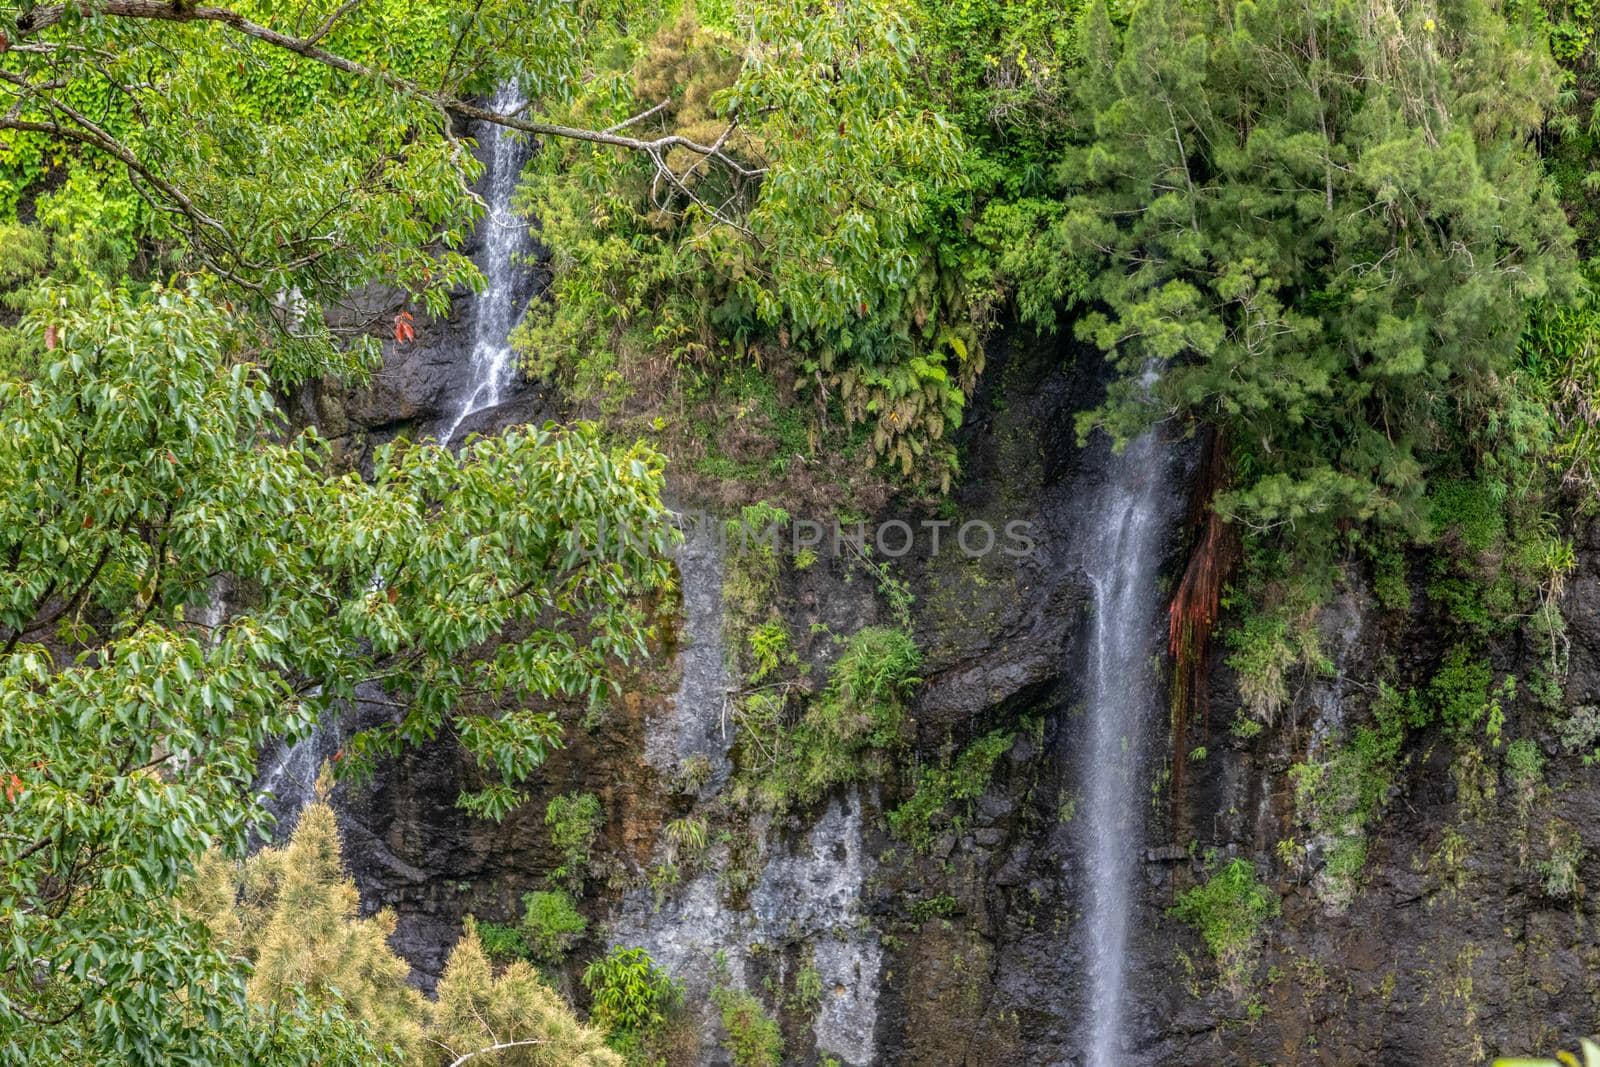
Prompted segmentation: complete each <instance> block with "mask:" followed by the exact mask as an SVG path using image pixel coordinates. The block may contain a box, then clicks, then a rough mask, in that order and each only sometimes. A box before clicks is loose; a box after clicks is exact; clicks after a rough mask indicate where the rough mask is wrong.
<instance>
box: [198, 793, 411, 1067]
mask: <svg viewBox="0 0 1600 1067" xmlns="http://www.w3.org/2000/svg"><path fill="white" fill-rule="evenodd" d="M199 881H200V883H201V888H200V889H199V890H198V891H197V892H194V893H193V894H192V895H191V896H190V898H189V903H188V907H189V909H190V910H192V911H193V912H194V913H195V914H198V915H199V916H200V917H201V918H203V919H205V920H206V921H207V923H208V925H210V926H211V928H212V931H213V933H214V936H215V937H216V938H217V939H218V940H219V941H220V942H221V943H222V944H224V945H225V946H226V947H227V949H228V950H229V951H230V952H232V953H236V954H238V955H241V956H243V957H245V958H246V959H248V960H249V961H250V962H251V964H252V965H253V966H252V972H251V975H250V981H249V985H248V987H247V991H248V995H249V997H250V999H251V1000H252V1001H254V1002H256V1003H258V1004H262V1005H275V1006H278V1007H280V1008H292V1007H293V1006H295V1005H296V1004H297V1003H301V1002H302V1001H303V1002H307V1003H309V1004H311V1005H313V1006H314V1007H316V1008H318V1009H319V1010H327V1009H329V1008H339V1009H342V1010H343V1011H345V1012H346V1013H347V1014H349V1015H350V1017H351V1018H354V1019H358V1020H360V1021H361V1022H362V1023H363V1024H365V1025H366V1026H367V1028H368V1030H369V1032H370V1033H371V1034H372V1036H373V1038H374V1039H375V1042H376V1044H377V1045H378V1046H379V1047H380V1048H381V1049H382V1050H383V1053H384V1055H386V1056H393V1057H395V1058H396V1059H398V1060H406V1059H415V1058H417V1057H418V1056H420V1054H421V1053H422V1050H423V1024H424V1022H425V1020H426V1012H425V1005H424V1001H423V999H422V996H421V994H419V993H418V992H417V991H416V990H414V989H412V988H411V987H410V986H409V985H407V984H406V977H407V975H408V974H409V973H410V971H411V967H410V965H409V964H407V963H406V961H405V960H402V959H401V958H400V957H399V956H397V955H395V954H394V951H393V950H392V949H390V948H389V937H390V936H391V935H392V934H393V933H394V925H395V917H394V914H393V913H392V912H389V911H387V910H385V911H381V912H379V913H378V914H377V915H375V916H373V917H372V918H369V919H363V918H360V917H359V916H360V910H361V897H360V894H359V893H357V891H356V886H355V882H353V881H352V880H351V879H350V878H349V876H348V875H346V873H345V871H344V866H343V858H342V854H341V847H340V839H339V831H338V829H337V828H336V826H335V824H334V816H333V809H332V808H330V807H328V805H327V804H326V803H325V802H324V801H322V800H321V799H320V798H319V799H318V801H317V802H315V803H312V804H310V805H308V806H307V807H306V808H305V809H304V810H303V811H302V812H301V813H300V819H299V822H298V823H297V824H296V826H295V830H294V833H293V835H291V836H290V838H289V840H288V842H287V843H286V844H284V845H283V846H281V847H277V848H265V849H262V850H261V851H259V852H257V853H256V854H255V855H253V856H251V857H250V858H249V859H248V860H246V861H244V862H243V863H241V864H230V863H228V862H227V861H225V860H223V859H222V858H221V857H219V856H217V855H216V854H215V853H213V854H211V855H209V856H208V857H207V859H206V861H205V862H204V864H202V866H201V874H200V879H199Z"/></svg>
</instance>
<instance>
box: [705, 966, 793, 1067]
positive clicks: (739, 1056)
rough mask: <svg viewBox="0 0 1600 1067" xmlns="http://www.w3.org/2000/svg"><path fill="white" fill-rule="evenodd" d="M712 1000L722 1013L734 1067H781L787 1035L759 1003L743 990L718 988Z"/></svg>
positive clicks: (713, 992) (714, 991)
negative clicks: (785, 1035)
mask: <svg viewBox="0 0 1600 1067" xmlns="http://www.w3.org/2000/svg"><path fill="white" fill-rule="evenodd" d="M711 1001H712V1003H714V1004H715V1005H716V1006H717V1010H718V1011H719V1012H721V1014H722V1029H723V1030H724V1031H726V1032H727V1035H728V1039H727V1044H726V1046H725V1047H726V1048H727V1050H728V1052H729V1053H730V1054H731V1055H732V1056H733V1062H734V1067H781V1064H782V1063H783V1034H782V1032H781V1031H779V1029H778V1023H777V1020H775V1019H774V1018H772V1016H770V1015H768V1014H767V1012H766V1009H764V1008H763V1007H762V1006H761V1002H760V1001H759V1000H757V999H756V998H755V997H754V996H752V995H751V994H749V993H746V992H745V991H744V990H742V989H728V988H726V987H724V986H718V987H716V988H715V989H713V990H712V991H711Z"/></svg>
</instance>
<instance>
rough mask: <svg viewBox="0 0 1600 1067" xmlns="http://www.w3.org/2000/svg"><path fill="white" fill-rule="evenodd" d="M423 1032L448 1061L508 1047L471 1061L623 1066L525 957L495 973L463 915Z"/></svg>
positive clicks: (502, 1065)
mask: <svg viewBox="0 0 1600 1067" xmlns="http://www.w3.org/2000/svg"><path fill="white" fill-rule="evenodd" d="M429 1036H430V1038H431V1039H432V1040H433V1041H434V1042H435V1043H437V1044H438V1045H440V1046H441V1047H443V1048H445V1049H447V1050H448V1051H449V1052H450V1055H451V1058H452V1059H453V1058H455V1057H457V1056H461V1055H465V1054H467V1053H469V1052H473V1051H474V1050H479V1049H491V1048H493V1047H494V1046H496V1045H509V1046H513V1047H508V1048H504V1049H499V1050H497V1051H493V1052H483V1053H482V1054H480V1055H477V1056H474V1057H473V1058H472V1060H471V1061H470V1062H472V1063H474V1064H479V1063H481V1064H485V1065H489V1064H493V1065H495V1067H622V1062H623V1061H622V1058H621V1057H620V1056H618V1055H617V1054H616V1053H615V1052H613V1051H611V1050H610V1049H609V1048H607V1047H606V1044H605V1035H604V1034H602V1033H601V1032H600V1031H598V1030H593V1029H590V1028H589V1027H587V1026H584V1025H583V1024H582V1023H580V1022H579V1021H578V1019H577V1017H576V1016H574V1015H573V1013H572V1009H571V1008H570V1007H568V1006H567V1004H566V1002H565V1001H563V1000H562V999H561V997H560V995H559V994H557V993H556V991H555V990H553V989H551V988H550V987H549V986H548V985H546V984H545V983H544V981H543V980H542V979H541V978H540V977H539V973H538V972H537V971H535V970H534V969H533V968H532V967H531V966H530V965H529V964H528V963H527V962H525V961H523V960H517V961H516V962H514V963H512V964H511V965H510V966H508V967H507V968H506V969H505V970H504V971H502V972H501V973H500V974H499V975H498V976H496V975H495V974H494V971H493V969H492V968H491V967H490V965H489V957H488V956H486V955H485V954H484V951H483V944H482V943H481V942H480V941H479V940H478V932H477V929H476V927H475V926H474V925H473V923H472V921H471V920H470V919H469V920H468V922H467V929H466V932H465V934H464V935H463V936H462V938H461V940H460V941H459V942H457V943H456V947H455V949H454V950H453V951H452V952H451V953H450V960H449V962H448V963H447V964H446V965H445V971H444V977H443V978H441V979H440V981H439V1000H438V1003H437V1004H436V1005H435V1006H434V1016H433V1029H432V1031H431V1033H430V1035H429ZM517 1042H533V1043H530V1044H520V1045H519V1044H516V1043H517Z"/></svg>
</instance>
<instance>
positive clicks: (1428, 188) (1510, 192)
mask: <svg viewBox="0 0 1600 1067" xmlns="http://www.w3.org/2000/svg"><path fill="white" fill-rule="evenodd" d="M1083 32H1084V38H1083V50H1084V56H1085V60H1084V62H1085V67H1084V72H1083V76H1082V78H1081V80H1080V86H1079V104H1080V113H1081V114H1082V115H1083V116H1085V117H1086V118H1085V122H1086V127H1085V129H1083V130H1082V131H1081V136H1080V140H1079V146H1078V147H1076V148H1074V149H1073V150H1072V151H1070V152H1069V153H1067V155H1066V156H1065V158H1064V159H1063V161H1062V163H1061V167H1060V177H1061V179H1062V180H1063V182H1064V183H1065V185H1066V186H1067V193H1068V200H1067V211H1066V214H1065V217H1064V219H1063V222H1062V223H1061V225H1060V226H1058V227H1057V228H1056V231H1055V236H1056V237H1057V239H1058V240H1060V241H1061V242H1062V252H1063V253H1064V254H1070V255H1075V256H1078V257H1080V258H1082V259H1084V260H1086V261H1088V262H1091V263H1092V264H1094V266H1095V267H1096V268H1097V269H1096V271H1095V274H1094V278H1093V281H1092V284H1091V295H1092V298H1093V303H1094V308H1093V310H1092V311H1090V312H1089V313H1088V314H1086V315H1084V316H1083V317H1082V318H1081V319H1080V320H1079V323H1078V332H1079V335H1080V336H1081V337H1083V338H1084V339H1087V340H1090V341H1092V342H1094V343H1095V344H1096V345H1097V346H1098V347H1100V348H1101V349H1103V350H1104V351H1105V352H1106V353H1107V355H1108V357H1109V358H1110V359H1111V360H1112V361H1113V362H1114V363H1115V364H1116V365H1117V366H1118V367H1119V368H1120V369H1121V370H1122V371H1123V376H1122V379H1121V380H1120V381H1119V382H1118V383H1117V384H1116V385H1115V386H1113V388H1112V390H1111V393H1110V394H1109V396H1108V399H1107V401H1106V402H1105V403H1104V404H1103V405H1102V406H1100V407H1099V408H1097V409H1096V410H1094V411H1092V412H1088V413H1085V414H1084V415H1083V416H1081V417H1080V422H1079V430H1080V433H1084V434H1087V433H1088V432H1089V431H1090V430H1092V429H1094V428H1103V429H1105V430H1107V431H1109V432H1111V433H1112V435H1113V436H1114V437H1117V438H1119V439H1126V438H1127V437H1128V436H1130V435H1132V434H1135V433H1137V432H1139V431H1140V430H1142V429H1143V428H1145V427H1147V426H1148V425H1150V424H1151V423H1152V422H1153V421H1156V420H1158V419H1162V418H1166V417H1170V416H1177V417H1178V418H1179V419H1180V420H1189V419H1199V420H1204V421H1208V422H1211V423H1213V424H1216V425H1218V426H1220V427H1222V428H1223V429H1224V430H1225V436H1226V439H1227V440H1228V441H1230V442H1232V443H1233V445H1234V449H1235V453H1236V455H1235V467H1234V473H1233V477H1234V481H1233V485H1232V488H1231V490H1230V491H1228V492H1226V493H1224V494H1223V495H1222V496H1221V497H1220V498H1219V500H1218V504H1219V505H1220V506H1221V508H1222V509H1223V511H1224V512H1225V513H1227V514H1228V515H1229V517H1231V518H1234V519H1237V520H1241V521H1242V522H1244V523H1245V524H1247V526H1248V527H1249V528H1250V529H1253V530H1256V531H1267V530H1279V531H1293V533H1294V535H1295V536H1296V538H1297V540H1299V541H1300V542H1302V543H1303V542H1304V540H1305V539H1306V538H1307V537H1318V536H1321V537H1326V536H1328V535H1329V534H1331V532H1332V531H1333V529H1334V527H1335V524H1336V522H1338V521H1340V520H1346V521H1348V520H1356V521H1362V520H1368V519H1377V520H1380V521H1384V522H1388V523H1392V524H1394V525H1397V526H1400V527H1402V528H1405V529H1409V530H1413V531H1415V530H1418V529H1420V528H1421V527H1422V526H1423V525H1424V523H1425V517H1424V512H1423V509H1422V506H1421V496H1422V491H1423V487H1424V478H1425V475H1426V473H1427V471H1428V469H1429V467H1430V465H1432V464H1438V463H1441V462H1446V461H1447V460H1445V458H1444V457H1446V456H1452V455H1453V453H1452V449H1453V448H1455V447H1456V446H1457V445H1458V444H1459V442H1461V441H1462V440H1464V439H1468V438H1470V437H1471V436H1472V434H1473V433H1475V432H1476V431H1477V430H1478V429H1479V427H1480V426H1481V425H1483V424H1485V423H1488V422H1491V421H1492V420H1493V418H1494V416H1495V412H1496V409H1497V405H1499V404H1500V403H1501V402H1502V396H1503V387H1504V380H1505V377H1506V375H1507V374H1508V372H1509V370H1510V368H1511V367H1512V366H1513V359H1514V356H1515V351H1516V345H1517V339H1518V335H1519V333H1520V331H1521V329H1522V323H1523V313H1522V310H1521V309H1522V307H1523V304H1524V302H1525V301H1526V300H1528V299H1531V298H1537V297H1540V296H1543V295H1545V294H1547V293H1550V292H1552V291H1560V290H1562V289H1564V287H1565V286H1566V285H1567V284H1568V272H1569V269H1570V267H1569V264H1570V255H1569V246H1570V234H1569V232H1568V230H1567V227H1566V224H1565V221H1564V219H1563V218H1562V215H1561V212H1560V209H1559V207H1558V205H1557V204H1556V203H1555V201H1554V199H1553V197H1552V196H1551V194H1550V192H1549V190H1548V189H1547V188H1546V186H1545V185H1544V184H1543V182H1542V179H1541V172H1540V170H1539V166H1538V163H1537V161H1536V160H1535V159H1533V158H1532V155H1531V152H1530V150H1529V149H1528V147H1527V144H1526V140H1527V135H1528V134H1529V132H1530V131H1531V130H1533V129H1534V128H1535V127H1536V126H1537V123H1538V121H1539V118H1540V116H1541V114H1542V112H1543V109H1544V107H1545V105H1546V104H1547V103H1548V102H1549V101H1550V99H1551V98H1552V93H1553V90H1554V77H1553V71H1552V69H1551V66H1550V64H1549V61H1548V58H1547V57H1544V56H1543V55H1542V54H1541V52H1540V51H1538V50H1537V49H1536V48H1535V46H1534V45H1535V42H1532V41H1529V40H1525V39H1523V38H1522V37H1520V36H1519V35H1518V33H1517V32H1516V31H1515V30H1514V29H1513V28H1512V27H1510V26H1508V25H1507V24H1506V22H1505V21H1504V20H1503V19H1502V18H1501V17H1500V16H1499V15H1498V14H1496V13H1495V12H1494V11H1493V10H1491V9H1490V8H1489V6H1488V5H1487V4H1486V3H1483V2H1481V0H1460V2H1455V3H1448V4H1443V5H1433V4H1420V3H1408V2H1403V0H1402V2H1400V3H1396V4H1394V5H1392V6H1387V7H1386V8H1385V9H1384V10H1383V11H1381V12H1380V11H1378V9H1375V8H1372V7H1371V6H1369V5H1366V4H1357V3H1347V2H1339V3H1334V4H1323V3H1312V2H1308V0H1261V2H1259V3H1253V4H1238V5H1233V4H1223V5H1215V4H1196V3H1186V2H1184V0H1150V2H1148V3H1143V4H1140V5H1138V6H1137V7H1136V8H1135V9H1134V12H1133V14H1132V16H1131V19H1130V20H1129V22H1128V24H1127V27H1126V29H1125V30H1121V31H1119V30H1117V29H1116V28H1115V27H1114V26H1113V24H1112V21H1111V19H1110V18H1109V17H1108V15H1107V12H1106V10H1105V7H1104V5H1103V4H1101V3H1096V4H1094V5H1093V6H1092V7H1091V8H1090V10H1089V11H1088V12H1087V13H1086V15H1085V18H1084V24H1083ZM1152 371H1159V380H1157V381H1156V382H1155V383H1154V384H1153V385H1151V383H1150V382H1149V380H1148V379H1149V377H1150V372H1152ZM1449 461H1450V462H1454V461H1455V459H1454V458H1452V459H1451V460H1449Z"/></svg>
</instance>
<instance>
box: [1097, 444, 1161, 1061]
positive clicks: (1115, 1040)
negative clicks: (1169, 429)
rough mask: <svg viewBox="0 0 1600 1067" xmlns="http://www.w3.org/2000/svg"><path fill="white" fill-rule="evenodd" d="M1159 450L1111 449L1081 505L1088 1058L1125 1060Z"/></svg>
mask: <svg viewBox="0 0 1600 1067" xmlns="http://www.w3.org/2000/svg"><path fill="white" fill-rule="evenodd" d="M1165 459H1166V452H1165V448H1164V445H1163V444H1162V442H1161V441H1160V440H1159V439H1158V436H1157V431H1151V432H1149V433H1146V434H1145V435H1144V436H1142V437H1140V438H1138V439H1137V440H1135V441H1133V442H1132V443H1130V444H1129V445H1128V447H1127V449H1126V450H1125V451H1124V452H1123V453H1122V454H1121V455H1120V456H1117V455H1113V456H1112V457H1111V459H1110V463H1109V465H1108V468H1107V471H1106V475H1107V476H1106V482H1105V485H1104V487H1103V488H1102V489H1101V490H1100V492H1099V494H1098V495H1097V497H1096V498H1095V499H1094V500H1093V502H1092V504H1091V510H1090V512H1089V513H1088V515H1087V516H1086V521H1085V527H1086V530H1087V543H1086V546H1085V548H1086V551H1085V560H1084V569H1085V571H1086V573H1087V576H1088V579H1089V583H1090V586H1091V587H1092V590H1093V610H1094V618H1093V619H1092V620H1091V643H1090V648H1089V663H1088V672H1089V673H1088V698H1089V701H1088V713H1087V719H1086V722H1085V729H1086V731H1087V735H1088V736H1087V737H1086V739H1085V741H1086V743H1085V744H1084V745H1083V749H1082V752H1083V757H1082V758H1083V764H1082V782H1083V804H1082V806H1081V809H1080V810H1081V814H1080V817H1079V824H1080V826H1081V827H1082V828H1083V829H1082V832H1083V840H1082V842H1081V852H1082V857H1081V859H1082V864H1083V873H1084V884H1085V885H1086V886H1087V890H1088V900H1087V903H1086V907H1085V911H1084V925H1085V934H1086V937H1087V951H1086V954H1085V958H1086V960H1087V966H1088V1003H1087V1009H1088V1011H1087V1020H1086V1026H1085V1034H1084V1041H1085V1047H1086V1051H1087V1059H1086V1062H1087V1063H1088V1064H1089V1065H1090V1067H1114V1065H1119V1064H1122V1063H1125V1062H1127V1060H1126V1057H1125V1056H1124V1054H1123V1048H1122V1042H1123V999H1124V992H1125V989H1124V987H1125V971H1126V964H1127V954H1128V949H1127V942H1128V926H1129V917H1130V916H1129V912H1130V909H1131V907H1132V892H1133V883H1134V880H1135V877H1136V874H1137V866H1136V865H1137V860H1138V851H1139V847H1140V843H1141V840H1142V837H1143V818H1142V813H1143V810H1144V798H1145V794H1146V792H1147V790H1146V788H1145V787H1146V785H1147V783H1146V782H1145V781H1144V780H1143V777H1142V774H1141V772H1142V770H1143V769H1144V766H1145V762H1144V752H1145V749H1146V741H1147V738H1146V735H1147V733H1148V732H1149V728H1150V726H1151V724H1152V723H1153V722H1154V721H1155V720H1156V719H1157V717H1158V716H1157V708H1158V705H1159V689H1158V686H1157V679H1156V677H1155V671H1154V669H1153V659H1154V653H1155V652H1156V627H1155V625H1154V624H1155V619H1156V614H1157V611H1158V597H1157V591H1156V569H1157V564H1158V562H1159V557H1160V554H1161V548H1162V540H1163V537H1164V535H1165V533H1166V526H1167V521H1166V514H1165V512H1166V508H1165V503H1166V494H1165V493H1164V492H1163V490H1164V488H1165V485H1164V482H1165V474H1166V462H1165Z"/></svg>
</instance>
